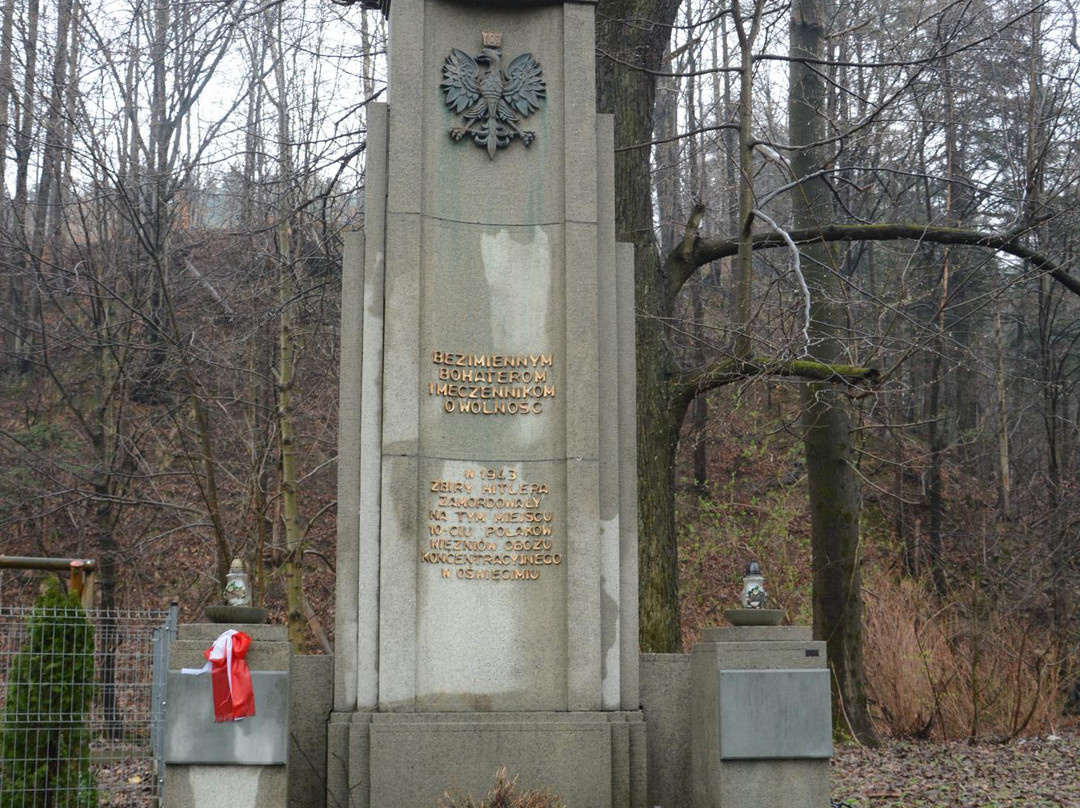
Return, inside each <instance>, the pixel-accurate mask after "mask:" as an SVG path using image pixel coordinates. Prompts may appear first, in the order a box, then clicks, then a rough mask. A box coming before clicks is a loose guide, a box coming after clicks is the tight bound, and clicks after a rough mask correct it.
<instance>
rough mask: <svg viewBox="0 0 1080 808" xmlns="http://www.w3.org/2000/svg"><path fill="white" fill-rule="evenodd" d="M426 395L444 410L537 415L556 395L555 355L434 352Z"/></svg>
mask: <svg viewBox="0 0 1080 808" xmlns="http://www.w3.org/2000/svg"><path fill="white" fill-rule="evenodd" d="M431 364H432V370H433V372H434V377H435V378H434V379H433V380H432V381H430V382H428V395H429V396H433V397H435V398H439V399H441V400H442V408H443V412H448V413H450V412H457V413H464V414H466V415H539V414H540V413H542V412H543V411H544V404H545V402H544V399H549V398H554V397H555V383H554V381H553V380H552V376H551V374H552V370H553V368H554V364H555V361H554V359H553V358H552V355H551V354H543V353H541V354H464V353H454V352H451V351H432V352H431Z"/></svg>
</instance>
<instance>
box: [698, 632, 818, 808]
mask: <svg viewBox="0 0 1080 808" xmlns="http://www.w3.org/2000/svg"><path fill="white" fill-rule="evenodd" d="M690 671H691V689H692V700H693V704H694V712H693V715H692V717H691V722H692V726H691V737H692V741H691V745H690V751H691V765H690V775H691V798H692V799H691V805H692V806H693V808H721V807H723V808H730V806H739V808H803V807H804V806H808V805H828V802H829V758H830V757H831V755H832V740H831V737H832V725H831V711H830V703H829V671H828V666H827V663H826V658H825V643H824V642H819V641H815V640H813V639H811V632H810V629H809V628H803V627H797V626H777V627H766V626H757V627H749V626H748V627H738V628H714V629H708V630H706V631H705V633H704V636H703V640H702V642H701V643H699V644H698V645H697V646H695V647H694V650H693V652H692V654H691V660H690Z"/></svg>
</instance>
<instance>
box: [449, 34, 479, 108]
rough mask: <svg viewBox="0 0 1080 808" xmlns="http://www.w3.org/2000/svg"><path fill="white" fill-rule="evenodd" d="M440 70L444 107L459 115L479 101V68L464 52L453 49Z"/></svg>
mask: <svg viewBox="0 0 1080 808" xmlns="http://www.w3.org/2000/svg"><path fill="white" fill-rule="evenodd" d="M442 70H443V80H442V84H440V85H439V87H440V88H441V89H442V91H443V92H444V93H445V94H446V106H448V107H450V109H451V110H453V111H454V112H455V113H456V114H458V115H460V114H461V113H462V112H464V111H465V110H467V109H468V108H469V107H471V106H472V105H473V104H475V103H476V102H477V101H479V100H480V81H479V79H480V66H479V65H477V64H476V60H475V59H474V58H473V57H471V56H469V54H467V53H465V51H461V50H458V49H457V48H454V49H453V50H452V51H450V55H449V56H447V57H446V62H444V63H443V69H442Z"/></svg>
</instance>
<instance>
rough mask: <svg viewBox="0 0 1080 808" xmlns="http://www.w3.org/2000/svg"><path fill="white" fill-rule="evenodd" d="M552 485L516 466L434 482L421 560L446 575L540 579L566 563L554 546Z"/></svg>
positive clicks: (497, 579)
mask: <svg viewBox="0 0 1080 808" xmlns="http://www.w3.org/2000/svg"><path fill="white" fill-rule="evenodd" d="M549 492H550V486H549V485H548V483H544V482H528V481H526V480H522V479H520V478H519V475H518V472H517V469H513V468H488V467H480V468H469V469H465V470H464V472H463V474H462V479H460V480H431V481H430V495H431V499H430V505H429V510H428V521H427V536H426V537H425V539H426V546H425V547H424V548H423V549H422V550H421V553H420V560H421V561H422V562H423V563H425V564H435V565H438V566H439V567H440V575H441V577H442V578H456V579H458V580H475V581H492V582H500V581H536V580H539V578H540V575H541V571H542V570H543V569H544V568H550V567H557V566H559V565H561V564H562V563H563V555H562V553H560V552H558V551H557V550H556V544H555V513H554V511H552V510H550V509H549V508H548V506H547V502H546V500H547V496H548V493H549Z"/></svg>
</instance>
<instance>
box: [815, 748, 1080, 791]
mask: <svg viewBox="0 0 1080 808" xmlns="http://www.w3.org/2000/svg"><path fill="white" fill-rule="evenodd" d="M832 798H833V800H834V801H835V802H838V803H840V804H841V805H844V806H850V807H851V808H954V806H964V808H968V807H969V806H970V807H971V808H975V807H976V806H978V808H998V807H999V806H1002V807H1003V806H1010V807H1011V806H1016V808H1020V806H1023V808H1080V733H1077V732H1070V733H1069V734H1068V735H1064V736H1055V735H1050V736H1046V737H1042V738H1027V739H1021V740H1016V741H1010V742H1008V743H996V744H995V743H978V744H968V743H966V742H953V743H909V742H904V741H889V742H887V743H886V744H885V745H884V746H882V747H881V748H880V749H876V750H869V749H862V748H860V747H858V746H854V745H851V744H847V745H844V746H840V747H837V749H836V754H835V757H834V758H833V764H832Z"/></svg>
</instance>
